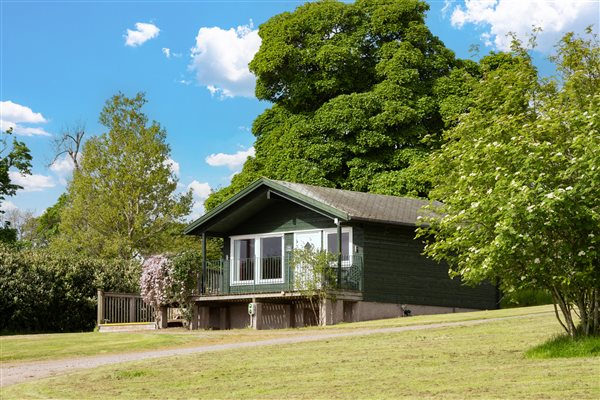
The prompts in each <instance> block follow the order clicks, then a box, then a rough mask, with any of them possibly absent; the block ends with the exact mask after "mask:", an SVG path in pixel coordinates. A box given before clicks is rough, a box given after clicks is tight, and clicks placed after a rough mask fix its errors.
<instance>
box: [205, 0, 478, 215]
mask: <svg viewBox="0 0 600 400" xmlns="http://www.w3.org/2000/svg"><path fill="white" fill-rule="evenodd" d="M427 10H428V6H427V4H425V3H424V2H422V1H417V0H403V1H397V0H359V1H356V2H354V3H342V2H338V1H324V2H316V3H308V4H305V5H303V6H300V7H298V8H297V9H296V10H295V11H294V12H285V13H282V14H279V15H277V16H275V17H273V18H271V19H270V20H269V21H267V22H266V23H264V24H262V25H261V26H260V29H259V35H260V36H261V38H262V44H261V47H260V50H259V51H258V53H257V54H256V55H255V57H254V59H253V60H252V62H251V63H250V69H251V70H252V72H253V73H254V74H255V75H256V77H257V83H256V95H257V97H258V98H259V99H261V100H267V101H270V102H273V103H274V104H273V106H272V107H271V108H270V109H268V110H266V111H265V112H264V113H263V114H262V115H260V116H259V117H258V118H257V119H256V120H255V121H254V124H253V127H252V132H253V134H254V135H255V136H256V143H255V150H256V156H255V157H254V158H250V159H248V161H247V162H246V164H245V165H244V168H243V170H242V172H241V173H239V174H237V175H236V176H235V177H234V178H233V180H232V183H231V185H230V186H229V187H226V188H223V189H221V190H219V191H217V192H215V193H213V194H212V195H211V197H210V198H209V199H208V200H207V202H206V206H207V208H209V209H210V208H212V207H214V206H215V205H217V204H219V203H220V202H222V201H223V200H225V199H226V198H227V197H229V196H231V195H232V194H233V193H235V192H236V191H238V190H240V189H241V188H242V187H244V186H245V185H247V184H248V183H249V182H251V181H253V180H255V179H256V178H258V177H260V176H266V177H269V178H273V179H283V180H289V181H294V182H299V183H308V184H317V185H322V186H328V187H336V188H343V189H351V190H358V191H367V190H370V191H375V192H383V193H387V192H388V191H389V190H390V189H389V187H390V185H389V184H388V183H389V182H390V181H391V182H394V183H396V185H394V187H395V188H394V189H393V191H394V192H398V191H400V192H401V193H397V194H408V195H413V196H424V195H426V194H427V191H428V190H429V186H428V182H427V181H426V180H425V181H423V180H422V179H421V177H422V175H421V174H416V173H412V172H410V170H409V169H410V168H411V167H413V166H415V165H417V164H418V162H419V161H420V160H422V159H423V158H424V157H425V156H426V155H427V154H428V153H429V152H430V150H431V149H432V148H437V147H438V146H439V140H440V135H441V132H442V129H443V127H444V122H445V117H444V116H443V114H442V113H443V111H444V110H445V109H446V108H449V106H446V107H444V106H443V103H444V102H446V99H447V98H448V97H449V96H451V95H452V94H453V93H454V92H455V91H456V90H459V89H460V86H459V85H457V84H456V83H455V82H458V81H457V80H452V81H451V82H452V84H448V81H446V82H444V81H443V80H441V79H442V78H445V77H448V76H449V75H450V74H451V71H453V70H455V69H456V70H460V71H463V72H464V71H470V70H475V71H476V70H477V66H476V64H474V63H472V62H465V61H461V60H456V59H455V56H454V53H453V52H452V51H451V50H449V49H447V48H446V47H445V46H444V44H443V43H442V42H441V41H440V40H439V39H438V38H437V37H435V36H434V35H433V34H432V33H431V32H430V31H429V29H428V28H427V26H426V25H425V12H426V11H427ZM417 168H418V167H417Z"/></svg>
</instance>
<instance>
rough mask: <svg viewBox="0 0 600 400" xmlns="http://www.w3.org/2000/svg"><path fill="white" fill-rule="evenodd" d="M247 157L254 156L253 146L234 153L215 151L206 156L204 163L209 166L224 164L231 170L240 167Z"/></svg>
mask: <svg viewBox="0 0 600 400" xmlns="http://www.w3.org/2000/svg"><path fill="white" fill-rule="evenodd" d="M248 157H254V147H250V148H249V149H248V150H240V151H238V152H237V153H234V154H225V153H217V154H211V155H210V156H208V157H206V163H207V164H208V165H210V166H211V167H222V166H226V167H228V168H229V169H231V170H235V169H238V168H240V167H241V166H242V165H244V163H245V162H246V160H247V159H248Z"/></svg>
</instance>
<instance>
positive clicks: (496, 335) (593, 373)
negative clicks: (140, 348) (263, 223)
mask: <svg viewBox="0 0 600 400" xmlns="http://www.w3.org/2000/svg"><path fill="white" fill-rule="evenodd" d="M411 319H412V318H406V319H404V320H411ZM415 319H416V318H415ZM559 332H560V327H559V325H558V324H557V322H556V321H555V318H554V316H553V315H551V314H539V315H532V316H531V317H526V318H518V319H512V320H502V321H494V322H490V323H487V324H480V325H474V326H468V327H466V326H465V327H453V328H438V329H430V330H421V331H405V332H398V333H385V334H374V335H367V336H358V337H349V338H343V339H342V338H340V339H330V340H323V341H318V342H306V343H297V344H293V345H280V346H265V347H258V348H246V349H238V350H230V351H221V352H215V353H205V354H197V355H190V356H182V357H171V358H163V359H155V360H146V361H139V362H133V363H127V364H121V365H117V366H106V367H102V368H97V369H94V370H87V371H81V372H78V373H74V374H70V375H67V376H60V377H55V378H49V379H44V380H39V381H35V382H30V383H25V384H20V385H15V386H9V387H7V388H5V389H4V393H3V396H4V399H6V400H8V399H32V398H33V399H35V398H44V399H46V398H61V399H79V398H86V399H105V398H120V399H146V398H148V399H162V398H173V399H184V398H185V399H188V398H208V399H219V398H274V399H281V398H310V399H329V398H351V399H363V398H377V399H384V398H394V399H397V398H415V399H417V398H433V397H435V398H447V399H464V398H485V399H500V398H502V399H506V398H515V399H540V398H543V399H567V398H580V399H598V398H600V379H599V376H600V357H587V358H553V359H535V358H528V357H526V356H525V353H526V351H527V349H529V348H531V346H532V345H535V344H539V343H543V342H545V341H547V340H548V339H549V338H550V337H552V336H554V335H557V334H558V333H559Z"/></svg>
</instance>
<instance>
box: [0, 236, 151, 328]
mask: <svg viewBox="0 0 600 400" xmlns="http://www.w3.org/2000/svg"><path fill="white" fill-rule="evenodd" d="M139 276H140V264H139V263H138V262H136V261H125V260H96V259H90V258H85V257H81V256H78V255H75V254H74V255H63V254H56V253H53V252H50V251H49V250H46V249H25V250H19V249H16V248H11V247H7V246H5V245H0V333H4V334H6V333H32V332H76V331H89V330H92V329H93V328H94V326H95V322H96V304H97V298H96V295H97V289H98V288H102V289H104V290H106V291H117V292H128V293H131V292H137V291H139V287H138V285H139Z"/></svg>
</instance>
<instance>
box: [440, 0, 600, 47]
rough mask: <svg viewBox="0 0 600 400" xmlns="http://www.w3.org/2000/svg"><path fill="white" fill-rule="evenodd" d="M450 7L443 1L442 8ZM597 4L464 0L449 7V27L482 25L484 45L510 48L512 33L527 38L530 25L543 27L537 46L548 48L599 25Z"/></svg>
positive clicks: (574, 0)
mask: <svg viewBox="0 0 600 400" xmlns="http://www.w3.org/2000/svg"><path fill="white" fill-rule="evenodd" d="M448 9H449V3H448V2H446V5H445V7H444V10H448ZM599 13H600V3H599V2H597V1H586V0H561V1H548V0H528V1H514V0H465V2H464V5H458V6H456V7H454V9H453V10H452V14H451V17H450V21H451V23H452V26H454V27H457V28H462V27H463V26H465V25H467V24H473V25H475V26H478V27H481V28H483V29H484V30H485V31H484V32H483V33H482V35H481V39H482V40H483V41H484V43H485V45H486V46H494V47H496V48H497V49H499V50H509V49H510V42H511V39H510V38H508V37H507V36H506V35H507V34H508V33H510V32H512V33H515V34H516V35H517V37H518V38H519V39H521V40H523V41H527V38H528V35H529V34H530V33H531V30H532V28H533V27H539V28H542V32H541V33H539V34H538V45H539V46H538V49H539V50H541V51H549V50H551V49H552V46H553V45H554V44H555V43H556V42H557V40H558V39H559V38H560V37H561V36H562V35H563V34H564V33H566V32H569V31H574V32H582V31H583V29H584V28H585V27H587V26H589V25H592V24H595V25H596V27H597V25H598V15H599Z"/></svg>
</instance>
